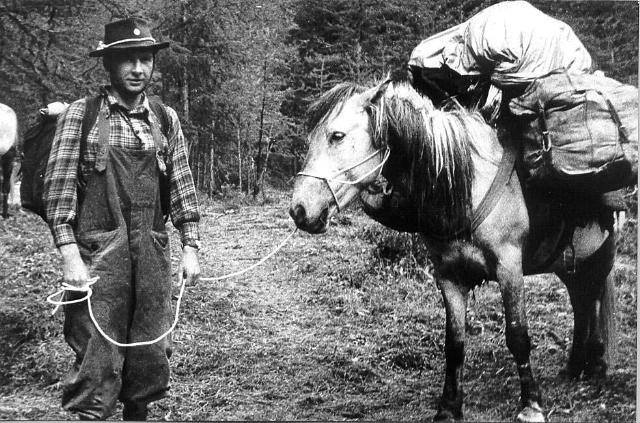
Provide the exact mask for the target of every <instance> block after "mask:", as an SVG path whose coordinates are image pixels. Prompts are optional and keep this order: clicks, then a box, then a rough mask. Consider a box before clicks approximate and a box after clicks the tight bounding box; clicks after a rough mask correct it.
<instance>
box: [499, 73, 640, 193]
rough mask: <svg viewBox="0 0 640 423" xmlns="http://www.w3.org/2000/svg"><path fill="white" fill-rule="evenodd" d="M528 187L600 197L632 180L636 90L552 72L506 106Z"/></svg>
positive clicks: (600, 77)
mask: <svg viewBox="0 0 640 423" xmlns="http://www.w3.org/2000/svg"><path fill="white" fill-rule="evenodd" d="M509 109H510V111H511V113H512V114H513V115H515V116H516V117H518V118H520V119H521V122H520V123H521V124H522V128H523V129H522V134H521V135H522V142H523V144H522V145H523V160H524V166H525V170H526V171H527V172H528V183H529V184H532V185H535V186H540V187H543V188H546V189H549V190H556V189H557V190H562V191H566V190H569V191H572V192H577V193H583V194H601V193H604V192H608V191H613V190H616V189H619V188H623V187H625V186H630V185H633V184H635V183H636V182H637V174H638V90H637V88H636V87H634V86H631V85H626V84H622V83H620V82H618V81H616V80H614V79H611V78H607V77H605V76H604V75H602V74H570V73H568V72H566V71H558V72H552V73H550V74H548V75H546V76H544V77H541V78H538V79H536V80H535V81H533V82H532V83H531V84H530V85H529V87H528V88H527V90H526V91H525V92H524V94H523V95H521V96H520V97H517V98H514V99H512V100H511V101H510V103H509Z"/></svg>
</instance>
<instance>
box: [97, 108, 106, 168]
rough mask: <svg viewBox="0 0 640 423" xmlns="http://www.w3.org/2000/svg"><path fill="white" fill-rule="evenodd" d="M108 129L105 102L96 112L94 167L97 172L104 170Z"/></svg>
mask: <svg viewBox="0 0 640 423" xmlns="http://www.w3.org/2000/svg"><path fill="white" fill-rule="evenodd" d="M109 131H110V128H109V107H108V106H107V104H106V102H105V103H104V104H103V106H102V108H100V111H99V112H98V146H97V155H96V164H95V169H96V171H98V172H104V170H105V169H106V168H107V155H108V152H109Z"/></svg>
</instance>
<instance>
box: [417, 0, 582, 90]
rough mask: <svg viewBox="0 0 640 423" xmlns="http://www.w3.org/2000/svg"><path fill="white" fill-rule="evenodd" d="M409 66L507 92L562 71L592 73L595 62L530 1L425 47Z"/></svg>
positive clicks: (486, 15)
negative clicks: (445, 70)
mask: <svg viewBox="0 0 640 423" xmlns="http://www.w3.org/2000/svg"><path fill="white" fill-rule="evenodd" d="M409 65H414V66H418V67H423V68H440V67H441V66H442V65H447V66H449V67H450V68H451V69H453V70H455V71H456V72H458V73H459V74H461V75H488V76H490V77H491V81H492V82H493V83H494V84H495V85H496V86H498V87H500V88H507V87H509V86H513V85H520V84H522V83H527V82H530V81H532V80H534V79H536V78H538V77H540V76H543V75H546V74H548V73H549V72H551V71H553V70H556V69H559V68H564V69H567V70H568V71H569V72H572V73H588V72H590V71H591V67H592V61H591V56H590V55H589V52H587V50H586V49H585V47H584V45H582V43H581V42H580V40H579V39H578V37H576V35H575V33H574V32H573V30H572V29H571V28H570V27H569V26H568V25H567V24H565V23H564V22H561V21H559V20H557V19H554V18H551V17H550V16H547V15H545V14H544V13H542V12H541V11H539V10H538V9H536V8H535V7H533V6H532V5H531V4H529V3H528V2H526V1H506V2H502V3H498V4H495V5H493V6H490V7H488V8H486V9H484V10H483V11H481V12H480V13H478V14H477V15H475V16H473V17H472V18H471V19H469V20H468V21H466V22H463V23H462V24H459V25H457V26H454V27H452V28H450V29H448V30H446V31H443V32H441V33H439V34H435V35H433V36H431V37H429V38H427V39H426V40H424V41H422V42H421V43H420V44H419V45H418V46H417V47H416V48H415V49H414V50H413V52H412V54H411V59H410V60H409Z"/></svg>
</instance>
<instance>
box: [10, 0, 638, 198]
mask: <svg viewBox="0 0 640 423" xmlns="http://www.w3.org/2000/svg"><path fill="white" fill-rule="evenodd" d="M494 3H497V1H489V0H358V1H355V0H349V1H348V0H271V1H258V0H156V1H147V0H144V1H143V0H127V1H125V0H49V1H44V0H0V102H1V103H5V104H7V105H9V106H11V107H12V108H13V109H14V110H15V111H16V112H17V114H18V117H19V121H20V123H21V133H24V130H25V129H26V128H28V126H29V125H30V124H31V123H32V122H33V120H34V118H35V116H36V114H37V110H38V109H39V108H40V107H43V106H44V105H46V104H47V103H50V102H53V101H66V102H71V101H73V100H75V99H78V98H80V97H83V96H86V95H89V94H94V93H96V92H97V89H98V88H99V86H100V85H102V84H105V83H106V74H105V72H104V70H103V68H102V63H101V61H100V60H99V59H90V58H89V57H88V56H87V54H88V52H89V51H91V50H93V49H95V47H96V46H97V45H98V42H99V41H100V40H101V39H102V36H103V32H104V30H103V28H104V24H106V23H108V22H110V21H111V20H113V19H116V18H120V17H125V16H141V17H144V18H146V19H149V20H150V21H152V22H153V25H154V30H153V33H154V34H155V36H156V38H159V39H162V40H169V41H171V47H170V48H169V49H167V50H165V51H162V52H161V53H159V55H158V60H157V65H156V71H155V74H154V81H153V84H152V87H151V91H152V93H154V94H156V95H159V96H161V97H162V99H163V100H164V101H165V103H166V104H168V105H170V106H172V107H173V108H174V109H176V111H177V112H178V114H179V116H180V119H181V122H182V126H183V131H184V132H185V135H186V139H187V141H188V147H189V151H190V162H191V166H192V170H193V172H194V176H195V179H196V183H197V185H198V188H199V189H200V190H201V191H202V192H203V193H206V194H207V195H209V196H213V195H219V194H231V195H233V194H235V193H237V191H238V190H240V191H242V192H244V193H247V194H252V195H257V194H259V193H260V192H261V190H262V188H263V187H264V184H265V183H268V184H272V185H275V186H286V185H287V182H288V181H290V180H291V177H292V176H293V175H295V173H296V172H297V170H299V167H300V165H301V163H302V160H303V157H304V154H305V152H306V145H305V139H306V134H305V129H304V121H305V110H306V107H307V106H308V104H309V103H310V102H311V101H312V100H313V99H314V98H316V97H317V96H318V95H319V94H320V93H322V92H324V91H325V90H327V89H329V88H331V87H332V86H333V85H334V84H336V83H338V82H341V81H353V82H358V83H362V84H366V83H370V82H373V81H376V80H379V79H381V78H383V77H384V76H385V75H386V74H387V73H390V72H395V71H398V70H401V69H403V68H404V66H406V62H407V60H408V58H409V55H410V54H411V51H412V50H413V48H414V47H415V46H416V45H417V44H418V43H419V42H420V41H421V40H422V39H424V38H426V37H428V36H430V35H432V34H435V33H437V32H439V31H442V30H444V29H447V28H449V27H451V26H453V25H455V24H457V23H460V22H462V21H464V20H466V19H468V18H469V17H471V16H472V15H474V14H475V13H477V12H479V11H480V10H482V9H483V8H485V7H487V6H489V5H491V4H494ZM531 3H532V4H534V5H535V6H536V7H538V8H539V9H541V10H542V11H543V12H545V13H547V14H549V15H551V16H553V17H555V18H557V19H560V20H562V21H564V22H566V23H568V24H569V25H570V26H571V27H572V28H573V29H574V31H575V32H576V34H577V35H578V37H579V38H580V40H582V42H583V43H584V45H585V46H586V48H587V49H588V50H589V52H590V53H591V55H592V57H593V59H594V60H595V61H596V62H597V64H598V67H599V68H600V69H601V70H603V71H604V72H605V74H607V75H608V76H610V77H613V78H615V79H617V80H619V81H622V82H625V83H629V84H633V85H637V84H638V33H639V31H638V3H637V2H620V1H618V2H613V1H581V2H576V1H532V2H531Z"/></svg>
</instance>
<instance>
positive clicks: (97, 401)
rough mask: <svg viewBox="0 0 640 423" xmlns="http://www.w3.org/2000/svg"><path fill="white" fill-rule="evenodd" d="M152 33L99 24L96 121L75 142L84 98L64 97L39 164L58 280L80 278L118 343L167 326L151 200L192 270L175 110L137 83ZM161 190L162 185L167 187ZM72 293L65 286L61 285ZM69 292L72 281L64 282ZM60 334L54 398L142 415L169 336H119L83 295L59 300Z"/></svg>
mask: <svg viewBox="0 0 640 423" xmlns="http://www.w3.org/2000/svg"><path fill="white" fill-rule="evenodd" d="M167 46H168V43H166V42H164V43H157V42H156V41H155V39H154V38H153V37H152V36H151V32H150V30H149V27H148V24H147V23H146V22H145V21H143V20H140V19H124V20H119V21H116V22H112V23H110V24H107V25H106V26H105V37H104V42H101V43H100V45H99V46H98V49H97V50H95V51H93V52H91V53H89V56H91V57H102V58H103V64H104V68H105V69H106V71H107V73H108V75H109V79H110V82H111V85H110V86H106V87H103V88H102V91H101V95H100V106H99V113H98V117H97V119H96V123H95V124H94V125H93V127H92V128H90V130H88V131H87V135H86V142H83V143H81V142H80V139H81V133H82V122H83V116H84V113H85V111H86V110H87V103H88V102H89V101H90V99H82V100H78V101H76V102H74V103H72V104H71V105H70V106H69V108H68V109H67V110H66V112H65V113H64V114H63V115H61V116H60V118H59V119H58V124H57V129H56V135H55V137H54V140H53V145H52V150H51V155H50V159H49V163H48V167H47V172H46V176H45V205H46V211H47V221H48V223H49V225H50V228H51V232H52V234H53V238H54V241H55V244H56V246H57V247H58V248H59V250H60V253H61V255H62V260H63V278H64V281H65V282H66V283H68V284H70V285H73V286H76V287H80V288H86V287H87V286H88V285H89V284H91V283H92V279H91V278H95V277H98V280H97V281H96V282H95V283H93V285H91V289H92V290H93V296H92V297H91V306H92V311H93V314H94V316H95V319H96V322H97V323H98V324H99V325H100V327H101V328H102V329H103V330H104V331H105V333H106V334H107V335H108V336H109V337H111V338H112V339H114V340H116V341H118V342H120V343H133V342H141V341H149V340H153V339H155V338H157V337H159V336H160V335H161V334H163V333H164V332H165V331H166V330H167V329H168V328H169V327H170V326H171V322H172V318H173V314H172V313H173V312H172V309H171V262H170V249H169V244H168V234H167V232H166V230H165V219H164V216H163V207H162V204H163V203H164V201H161V200H162V199H163V198H165V197H166V195H167V194H168V197H169V201H166V202H167V203H169V204H168V206H167V207H168V210H165V212H168V213H169V214H170V216H171V219H172V222H173V224H174V226H175V227H176V228H177V229H178V230H179V231H180V234H181V241H182V246H183V247H182V269H183V277H184V278H185V279H186V282H187V283H194V282H195V281H196V280H197V278H198V276H199V273H200V268H199V263H198V257H197V248H198V239H199V234H198V222H199V220H200V215H199V211H198V204H197V199H196V190H195V187H194V184H193V178H192V175H191V171H190V169H189V166H188V162H187V151H186V147H185V142H184V138H183V134H182V130H181V128H180V122H179V121H178V117H177V115H176V113H175V111H174V110H173V109H171V108H169V107H166V106H162V105H160V106H162V107H166V108H165V109H164V110H165V112H166V115H165V116H164V117H165V119H166V120H168V123H169V125H168V130H167V136H166V137H165V135H164V133H163V131H161V130H160V126H161V125H160V121H162V116H158V113H156V112H154V110H153V109H154V108H155V109H156V110H158V109H157V108H156V107H151V103H150V99H149V98H148V97H147V96H146V95H145V89H146V87H147V85H148V84H149V81H150V80H151V76H152V74H153V69H154V65H155V58H156V52H157V51H158V50H160V49H163V48H166V47H167ZM167 191H168V192H167ZM71 294H73V293H71V292H69V293H68V295H71ZM73 295H77V296H78V297H81V296H83V295H84V294H83V293H76V294H73ZM64 334H65V339H66V341H67V342H68V344H69V345H70V346H71V348H72V349H73V350H74V352H75V353H76V361H75V363H74V366H73V369H72V370H71V373H70V375H69V377H68V378H67V379H66V380H65V383H64V390H63V398H62V403H63V407H64V408H65V409H66V410H70V411H72V412H74V413H77V414H78V416H79V417H80V418H81V419H106V418H107V417H109V416H110V415H112V414H113V412H114V408H115V405H116V402H117V400H120V401H122V402H123V403H124V410H123V419H125V420H144V419H146V417H147V404H148V403H149V402H151V401H155V400H158V399H160V398H163V397H165V396H166V395H167V391H168V389H169V363H168V358H169V356H170V354H171V350H170V345H169V340H168V339H166V338H163V339H162V340H161V341H159V342H157V343H154V344H152V345H148V346H137V347H131V348H119V347H117V346H115V345H113V344H112V343H110V342H109V341H108V340H107V339H105V337H103V336H102V335H101V334H100V333H99V332H98V331H97V329H96V327H95V325H94V324H93V322H92V320H91V317H90V316H89V313H88V308H87V302H86V301H84V302H80V303H77V304H73V305H67V306H65V323H64Z"/></svg>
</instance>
